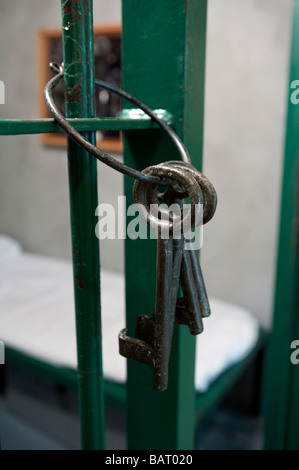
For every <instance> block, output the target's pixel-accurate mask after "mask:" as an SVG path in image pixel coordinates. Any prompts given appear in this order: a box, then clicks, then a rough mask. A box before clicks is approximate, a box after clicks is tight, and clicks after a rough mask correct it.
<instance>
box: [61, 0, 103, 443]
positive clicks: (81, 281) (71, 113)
mask: <svg viewBox="0 0 299 470" xmlns="http://www.w3.org/2000/svg"><path fill="white" fill-rule="evenodd" d="M61 8H62V32H63V35H62V38H63V41H62V42H63V60H64V70H65V74H64V81H65V86H66V117H68V118H93V117H94V115H95V104H94V103H95V100H94V96H95V85H94V81H95V77H94V49H93V45H94V41H93V2H92V0H76V1H75V0H62V1H61ZM84 137H85V138H86V139H88V140H89V141H90V142H92V143H95V133H94V132H85V133H84ZM67 147H68V174H69V191H70V212H71V233H72V252H73V273H74V292H75V313H76V334H77V357H78V384H79V411H80V422H81V440H82V449H84V450H85V449H94V450H97V449H104V448H105V427H104V384H103V372H102V342H101V300H100V258H99V241H98V239H97V238H96V236H95V232H94V213H95V208H96V207H97V205H98V191H97V162H96V160H95V159H94V158H92V157H91V155H89V153H88V152H87V151H86V150H84V149H82V148H81V147H80V146H79V145H78V144H76V143H75V142H74V141H73V140H71V139H70V138H68V145H67Z"/></svg>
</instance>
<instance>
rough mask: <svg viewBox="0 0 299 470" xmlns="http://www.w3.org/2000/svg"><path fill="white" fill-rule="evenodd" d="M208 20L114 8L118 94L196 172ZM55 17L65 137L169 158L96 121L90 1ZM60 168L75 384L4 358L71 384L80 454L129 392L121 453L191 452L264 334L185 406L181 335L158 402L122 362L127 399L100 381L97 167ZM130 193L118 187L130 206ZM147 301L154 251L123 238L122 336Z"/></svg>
mask: <svg viewBox="0 0 299 470" xmlns="http://www.w3.org/2000/svg"><path fill="white" fill-rule="evenodd" d="M169 12H171V15H170V14H169ZM206 13H207V0H189V1H187V2H186V1H185V0H164V1H163V2H161V1H159V0H152V1H151V2H140V1H139V0H130V1H127V0H124V2H123V85H124V88H125V89H126V90H128V91H129V92H131V93H132V94H135V95H136V96H137V97H138V98H140V99H141V100H144V102H146V103H147V104H148V105H149V106H150V107H152V108H157V107H159V109H160V108H161V107H162V108H163V109H166V110H167V112H164V114H163V116H162V118H163V119H164V120H165V121H166V122H168V124H172V125H173V126H174V127H175V129H176V131H177V133H178V134H179V136H180V137H181V138H182V139H183V140H184V142H185V144H186V146H187V147H188V150H189V152H190V155H191V158H192V162H193V164H194V166H196V167H197V168H198V169H201V166H202V147H203V105H204V71H205V39H206ZM62 18H63V25H62V26H63V42H64V63H65V69H66V76H65V81H66V86H67V117H68V118H69V119H70V121H71V123H72V124H73V125H74V127H76V129H77V130H79V131H80V132H81V131H82V132H84V135H85V136H86V137H88V138H89V139H90V140H91V141H93V142H94V140H95V135H94V132H92V131H96V130H98V129H117V130H123V131H124V134H125V138H124V140H125V142H124V144H125V152H124V157H125V163H126V164H127V165H132V166H134V167H135V168H137V169H139V170H141V169H143V168H144V167H146V166H147V165H150V164H154V163H158V162H160V161H166V160H170V159H175V158H179V157H178V154H177V151H176V149H175V148H174V146H173V144H172V142H170V141H169V139H168V138H167V137H166V136H165V135H164V134H163V133H162V132H161V131H160V130H157V126H156V124H155V123H152V121H151V120H150V119H145V118H144V117H140V118H139V119H132V118H131V117H130V115H129V114H128V112H126V111H125V110H124V112H123V113H122V116H121V118H120V119H106V118H105V119H100V118H94V106H93V95H94V84H93V83H94V82H93V80H94V76H93V63H92V58H93V41H92V1H91V0H76V1H75V0H62ZM143 18H144V20H141V19H143ZM78 44H79V45H81V46H80V47H78ZM153 130H155V132H153ZM48 132H60V128H58V126H57V124H56V123H55V122H54V121H53V120H52V119H42V120H2V121H0V135H18V134H38V133H48ZM68 161H69V183H70V184H69V186H70V205H71V222H72V244H73V265H74V289H75V301H76V302H75V304H76V324H77V346H78V363H79V367H78V371H79V374H78V372H77V371H72V370H69V369H65V368H57V367H52V366H49V367H45V364H44V363H41V362H39V361H37V360H35V359H33V358H30V357H26V356H25V355H23V354H20V353H18V352H17V351H14V350H12V349H10V348H8V349H7V358H9V360H11V361H12V362H16V363H22V364H23V365H24V367H29V368H32V369H35V370H37V371H39V373H41V374H45V375H46V376H47V377H53V378H56V379H57V378H58V379H59V381H62V383H64V384H65V385H68V386H74V384H76V383H77V379H78V378H79V400H80V415H81V423H82V447H83V449H102V448H104V395H105V398H106V399H107V402H108V403H111V404H113V405H115V406H119V407H123V406H124V405H125V401H126V395H127V394H128V406H127V413H128V423H129V428H128V445H129V448H131V449H142V448H145V447H146V449H172V450H177V449H192V448H193V445H194V430H195V420H196V419H201V418H202V417H203V416H204V415H205V414H206V413H207V411H208V410H210V409H211V408H212V406H215V404H216V403H217V402H218V401H219V400H220V397H221V396H222V395H223V390H227V389H228V387H229V384H231V381H232V380H234V379H235V378H236V377H237V376H238V375H239V374H240V373H241V371H242V370H244V367H245V366H246V365H247V364H248V362H249V361H250V360H251V359H252V357H253V355H254V354H256V352H257V351H258V350H259V348H260V347H261V345H262V344H263V342H264V336H263V334H262V332H261V337H260V340H259V342H258V344H257V345H256V348H255V349H254V351H253V352H252V354H251V355H250V356H248V358H246V359H245V360H244V361H241V362H240V363H239V364H237V365H236V366H235V367H232V368H230V369H229V370H228V371H227V373H225V374H223V375H222V376H221V377H220V378H219V380H217V381H216V382H215V384H213V387H212V391H211V392H212V393H210V391H209V392H208V393H207V394H200V395H198V396H197V397H196V396H195V390H194V361H195V354H194V353H195V338H194V337H191V336H190V334H189V331H187V328H186V327H183V326H181V327H177V328H176V329H175V334H174V338H173V349H172V355H171V363H170V378H169V388H168V390H167V391H166V392H162V393H159V392H156V391H154V390H153V389H152V377H151V371H150V370H149V369H146V367H145V366H143V365H140V364H137V363H134V362H130V361H129V364H128V385H127V390H126V387H125V386H124V385H120V384H115V383H113V382H109V381H103V376H102V365H101V362H102V358H101V324H100V276H99V246H98V241H97V239H96V238H95V236H94V210H95V207H96V206H97V182H96V181H97V180H96V162H95V160H94V159H93V158H91V157H90V156H89V155H88V154H87V153H86V152H85V151H83V150H82V149H81V148H79V147H78V146H77V145H76V144H75V143H74V142H72V141H69V142H68ZM132 184H133V181H132V180H130V179H128V178H127V179H126V180H125V191H126V196H127V202H128V204H130V203H131V202H132ZM145 244H146V246H145ZM154 293H155V242H154V241H150V240H148V241H146V242H145V241H140V240H137V241H135V242H133V241H132V240H130V239H128V240H126V294H127V295H126V297H127V300H126V302H127V304H126V307H127V322H128V326H129V329H130V331H131V333H134V327H135V321H136V317H137V315H138V314H139V313H150V312H149V311H148V309H151V308H153V306H154ZM145 306H146V310H145ZM203 408H204V411H203ZM194 410H196V412H194Z"/></svg>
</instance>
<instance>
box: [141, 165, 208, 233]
mask: <svg viewBox="0 0 299 470" xmlns="http://www.w3.org/2000/svg"><path fill="white" fill-rule="evenodd" d="M143 172H144V173H145V174H150V175H153V176H158V177H166V178H167V179H169V180H172V181H173V182H176V183H177V182H178V183H180V184H181V185H183V186H184V187H185V189H186V190H187V192H188V196H189V198H190V207H189V208H188V211H187V213H186V214H185V216H184V217H183V218H181V217H177V218H173V219H172V220H163V219H160V218H158V217H156V216H155V214H154V213H153V212H152V211H151V210H150V207H149V204H148V200H147V186H148V185H145V184H143V183H142V182H140V181H135V183H134V189H133V198H134V202H135V204H138V206H137V210H138V212H139V215H140V217H141V218H142V219H143V220H144V221H145V222H146V223H147V224H148V225H150V226H151V227H153V228H154V229H155V230H158V229H160V230H163V229H164V230H165V229H167V230H169V233H173V232H175V231H176V233H178V234H181V233H184V232H185V231H186V230H190V229H191V228H192V227H194V226H195V225H197V224H198V221H199V220H200V216H201V215H202V214H201V211H202V207H203V194H202V191H201V189H200V186H199V185H198V184H197V182H196V179H195V178H194V177H193V176H192V174H191V173H188V172H185V171H182V169H180V168H175V167H173V166H171V165H169V166H167V164H166V163H165V164H164V165H163V166H162V165H156V166H150V167H148V168H145V170H143ZM159 212H160V213H162V212H163V211H159Z"/></svg>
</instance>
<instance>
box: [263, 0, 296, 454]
mask: <svg viewBox="0 0 299 470" xmlns="http://www.w3.org/2000/svg"><path fill="white" fill-rule="evenodd" d="M298 47H299V0H294V5H293V32H292V47H291V58H290V59H291V60H290V76H289V79H290V81H289V83H290V84H291V82H292V81H293V80H298V79H299V59H298ZM291 91H294V90H291ZM288 102H289V105H288V118H287V129H286V143H285V159H284V174H283V188H282V196H281V198H282V199H281V218H280V235H279V246H278V259H277V275H276V290H275V303H274V319H273V329H272V333H271V336H270V344H269V354H268V359H267V370H266V378H265V386H264V402H265V405H264V408H265V413H264V414H265V448H266V449H299V432H298V420H299V400H298V396H299V365H297V366H296V365H293V364H292V363H291V361H290V355H291V352H292V350H291V349H290V345H291V342H292V341H293V340H294V339H299V321H298V319H299V244H298V240H299V223H298V221H299V157H298V155H299V106H298V105H294V104H292V103H291V102H290V96H289V95H288Z"/></svg>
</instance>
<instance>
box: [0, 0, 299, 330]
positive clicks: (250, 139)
mask: <svg viewBox="0 0 299 470" xmlns="http://www.w3.org/2000/svg"><path fill="white" fill-rule="evenodd" d="M0 13H1V16H0V43H1V46H0V79H1V80H2V81H3V82H4V83H5V85H6V104H5V105H1V106H0V118H36V117H38V106H37V103H38V97H37V65H36V30H37V29H38V28H43V27H48V26H59V24H60V2H58V1H57V2H49V1H47V0H26V1H24V0H14V1H13V2H7V1H4V0H0ZM120 18H121V6H120V0H109V1H108V0H95V2H94V20H95V22H97V23H102V22H117V21H120ZM290 21H291V0H210V1H209V11H208V46H207V69H206V121H205V148H204V157H205V164H204V171H205V173H206V174H207V176H209V177H210V178H211V179H212V181H213V182H214V183H215V187H216V189H217V192H218V195H219V206H218V209H217V213H216V215H215V218H214V220H213V221H211V222H210V223H209V225H208V226H207V227H206V229H205V231H204V247H203V248H202V264H203V272H204V276H205V279H206V284H207V288H208V291H209V294H210V295H213V296H217V297H220V298H223V299H226V300H229V301H234V302H237V303H239V304H241V305H243V306H244V307H247V308H249V309H250V310H251V311H252V312H253V313H254V314H255V315H256V316H257V317H258V318H260V319H261V321H262V322H263V323H264V324H267V325H268V324H269V323H270V321H271V308H272V306H271V304H272V297H273V281H274V268H275V257H276V253H275V250H276V240H277V226H278V213H279V195H280V180H281V165H282V156H283V137H284V123H285V114H286V102H287V88H288V80H287V77H288V52H289V42H290V41H289V39H290V26H291V22H290ZM119 158H120V157H119ZM99 187H100V190H99V193H100V202H111V201H112V202H113V201H114V202H116V200H117V195H118V194H121V193H122V177H121V175H119V174H117V173H116V172H114V171H112V170H110V169H109V168H107V167H105V166H104V165H99ZM0 232H4V233H7V234H9V235H12V236H14V237H15V238H17V239H19V240H20V242H21V243H22V245H23V246H24V248H25V249H26V250H29V251H33V252H37V253H44V254H48V255H53V256H60V257H64V258H70V253H71V250H70V229H69V209H68V189H67V164H66V154H65V151H63V150H56V149H55V150H54V149H49V148H44V147H42V146H41V144H40V141H39V139H38V137H37V136H19V137H0ZM101 260H102V264H103V266H105V267H109V268H111V269H116V270H123V245H122V242H120V241H117V240H116V241H109V242H108V241H105V242H103V243H102V245H101Z"/></svg>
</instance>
